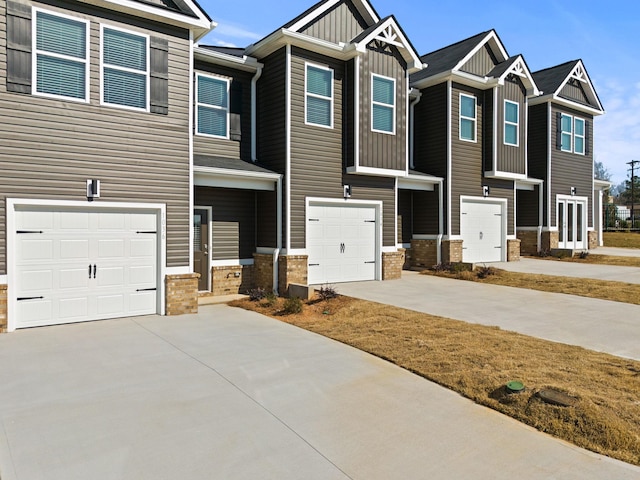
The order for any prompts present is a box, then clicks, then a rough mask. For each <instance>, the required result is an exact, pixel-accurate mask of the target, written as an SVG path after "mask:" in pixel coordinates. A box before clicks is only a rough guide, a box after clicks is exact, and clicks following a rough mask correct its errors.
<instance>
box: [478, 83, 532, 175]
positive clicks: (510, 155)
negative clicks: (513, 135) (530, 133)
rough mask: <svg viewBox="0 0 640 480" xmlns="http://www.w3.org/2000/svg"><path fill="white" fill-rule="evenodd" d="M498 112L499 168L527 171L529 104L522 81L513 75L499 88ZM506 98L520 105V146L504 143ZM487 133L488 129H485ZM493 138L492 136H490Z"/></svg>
mask: <svg viewBox="0 0 640 480" xmlns="http://www.w3.org/2000/svg"><path fill="white" fill-rule="evenodd" d="M498 92H499V94H498V112H497V124H496V125H497V126H498V128H497V129H496V130H497V132H496V133H497V135H498V148H497V162H496V163H497V165H496V166H497V170H498V171H500V172H509V173H517V174H521V175H524V174H525V173H526V171H527V170H526V158H527V157H526V148H525V145H526V141H527V140H526V139H527V130H526V128H525V124H526V123H525V118H526V116H527V105H526V102H525V99H526V91H525V89H524V86H523V85H522V82H521V81H520V80H519V79H518V78H517V77H513V76H511V75H510V76H509V78H507V79H506V80H505V82H504V86H503V87H502V88H498ZM505 100H510V101H512V102H515V103H517V104H518V105H519V121H520V123H519V133H518V146H517V147H514V146H511V145H505V143H504V108H505ZM485 134H487V131H486V130H485ZM489 138H491V137H489Z"/></svg>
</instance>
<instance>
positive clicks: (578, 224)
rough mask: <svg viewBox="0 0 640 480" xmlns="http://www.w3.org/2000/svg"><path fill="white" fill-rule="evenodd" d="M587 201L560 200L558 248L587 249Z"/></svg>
mask: <svg viewBox="0 0 640 480" xmlns="http://www.w3.org/2000/svg"><path fill="white" fill-rule="evenodd" d="M586 240H587V201H586V199H585V200H582V199H573V198H562V199H558V248H570V249H573V250H580V249H586V248H587V242H586Z"/></svg>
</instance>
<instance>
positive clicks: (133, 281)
mask: <svg viewBox="0 0 640 480" xmlns="http://www.w3.org/2000/svg"><path fill="white" fill-rule="evenodd" d="M155 283H156V272H155V269H154V268H153V267H150V266H140V267H131V268H130V269H129V285H133V286H136V287H140V286H141V285H146V286H152V285H155Z"/></svg>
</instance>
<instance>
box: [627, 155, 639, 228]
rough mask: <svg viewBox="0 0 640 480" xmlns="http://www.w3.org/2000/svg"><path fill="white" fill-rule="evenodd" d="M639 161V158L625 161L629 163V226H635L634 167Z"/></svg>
mask: <svg viewBox="0 0 640 480" xmlns="http://www.w3.org/2000/svg"><path fill="white" fill-rule="evenodd" d="M639 163H640V160H631V161H630V162H627V165H631V228H632V229H633V228H634V227H635V223H634V222H635V218H636V217H635V214H634V205H635V203H636V189H635V186H636V177H635V168H636V165H638V164H639Z"/></svg>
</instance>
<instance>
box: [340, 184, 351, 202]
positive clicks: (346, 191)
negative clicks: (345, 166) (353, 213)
mask: <svg viewBox="0 0 640 480" xmlns="http://www.w3.org/2000/svg"><path fill="white" fill-rule="evenodd" d="M342 193H343V195H344V198H345V199H347V198H351V185H343V186H342Z"/></svg>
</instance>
